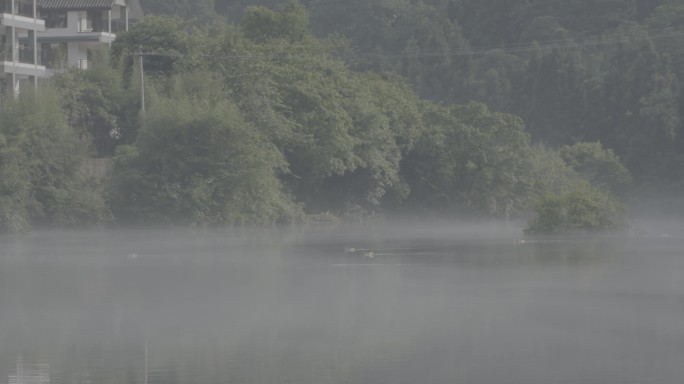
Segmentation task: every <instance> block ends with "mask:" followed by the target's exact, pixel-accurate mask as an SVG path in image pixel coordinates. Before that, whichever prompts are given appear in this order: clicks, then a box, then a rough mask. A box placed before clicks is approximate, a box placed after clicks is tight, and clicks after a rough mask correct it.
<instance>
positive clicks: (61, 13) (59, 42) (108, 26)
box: [38, 0, 142, 75]
mask: <svg viewBox="0 0 684 384" xmlns="http://www.w3.org/2000/svg"><path fill="white" fill-rule="evenodd" d="M38 11H39V13H40V17H41V18H42V19H43V20H45V27H46V28H45V31H42V32H39V33H38V44H40V50H41V62H42V63H43V64H44V65H45V66H46V67H47V68H48V74H49V75H50V74H52V73H54V72H58V71H60V70H65V69H67V68H79V69H87V68H88V62H89V51H90V50H92V49H96V48H98V47H100V46H102V45H103V44H111V43H112V42H113V41H114V39H116V34H117V33H119V32H123V31H127V30H128V26H129V23H130V19H131V16H134V17H136V18H138V17H139V16H141V13H142V11H141V10H140V5H139V2H138V1H137V0H38Z"/></svg>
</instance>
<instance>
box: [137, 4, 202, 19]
mask: <svg viewBox="0 0 684 384" xmlns="http://www.w3.org/2000/svg"><path fill="white" fill-rule="evenodd" d="M140 3H141V6H142V7H143V9H144V10H145V12H146V13H148V14H153V15H177V16H182V17H185V18H190V19H197V20H199V21H206V20H211V19H212V18H214V17H216V13H215V12H214V3H215V0H141V1H140Z"/></svg>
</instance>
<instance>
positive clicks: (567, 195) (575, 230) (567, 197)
mask: <svg viewBox="0 0 684 384" xmlns="http://www.w3.org/2000/svg"><path fill="white" fill-rule="evenodd" d="M535 210H536V216H535V218H534V219H532V220H531V221H530V222H529V224H528V226H527V228H525V233H527V234H531V235H538V234H557V233H569V234H583V233H586V232H594V231H597V230H609V229H617V228H619V227H620V226H621V225H622V220H623V215H624V207H623V205H622V204H621V203H620V202H618V201H617V199H615V197H613V196H612V195H611V194H610V193H608V192H604V191H601V190H599V189H596V188H592V187H591V186H589V184H588V183H586V182H585V183H578V184H577V186H576V187H575V188H574V189H572V190H569V191H567V192H564V193H559V194H548V195H546V196H544V197H543V198H541V199H540V200H539V202H538V203H537V207H536V209H535Z"/></svg>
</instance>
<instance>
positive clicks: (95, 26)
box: [77, 19, 126, 33]
mask: <svg viewBox="0 0 684 384" xmlns="http://www.w3.org/2000/svg"><path fill="white" fill-rule="evenodd" d="M77 30H78V32H81V33H85V32H107V33H109V32H110V31H109V22H108V21H107V20H101V19H78V29H77ZM124 31H126V21H124V20H112V30H111V33H117V32H124Z"/></svg>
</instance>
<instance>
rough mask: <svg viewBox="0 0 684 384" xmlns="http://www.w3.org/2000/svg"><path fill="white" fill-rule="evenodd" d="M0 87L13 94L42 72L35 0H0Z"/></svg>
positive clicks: (35, 80) (40, 25)
mask: <svg viewBox="0 0 684 384" xmlns="http://www.w3.org/2000/svg"><path fill="white" fill-rule="evenodd" d="M0 26H1V28H0V56H1V60H0V89H2V91H5V92H7V91H10V90H11V91H12V92H14V93H15V94H17V93H18V92H19V91H20V89H21V88H22V87H23V86H24V85H29V86H35V85H36V84H37V83H38V78H40V77H44V76H45V74H46V71H45V67H44V66H43V65H40V64H39V63H40V61H39V60H40V58H39V56H38V44H37V33H39V32H42V31H45V21H43V20H41V19H40V18H39V17H38V12H37V4H36V0H0Z"/></svg>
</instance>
